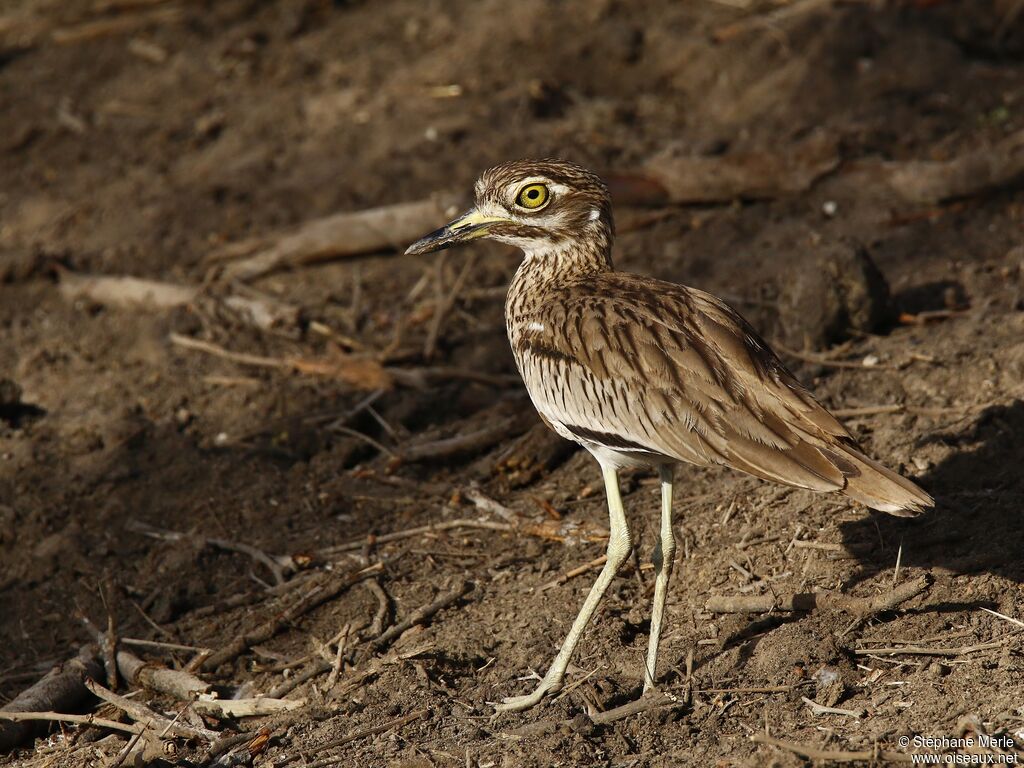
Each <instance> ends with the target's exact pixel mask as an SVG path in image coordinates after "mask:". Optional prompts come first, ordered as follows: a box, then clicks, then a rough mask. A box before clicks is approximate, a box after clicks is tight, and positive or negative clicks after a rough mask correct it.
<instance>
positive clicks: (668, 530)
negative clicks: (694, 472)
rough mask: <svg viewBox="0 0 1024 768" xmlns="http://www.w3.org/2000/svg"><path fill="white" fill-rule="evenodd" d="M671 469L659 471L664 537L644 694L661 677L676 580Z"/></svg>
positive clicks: (657, 551) (658, 548)
mask: <svg viewBox="0 0 1024 768" xmlns="http://www.w3.org/2000/svg"><path fill="white" fill-rule="evenodd" d="M673 474H674V471H673V467H672V466H671V465H664V466H662V467H660V468H659V469H658V476H659V477H660V479H661V533H660V536H659V538H658V543H657V544H655V545H654V555H653V557H652V558H651V559H652V560H653V561H654V573H655V579H654V608H653V609H652V610H651V637H650V640H649V641H648V644H647V666H646V668H645V669H644V693H647V691H649V690H650V689H651V688H653V687H654V681H655V679H656V677H657V664H658V641H659V640H660V639H661V627H662V622H663V619H664V617H665V599H666V597H667V596H668V582H669V579H670V578H672V560H673V559H674V558H675V554H676V540H675V536H674V535H673V533H672V476H673Z"/></svg>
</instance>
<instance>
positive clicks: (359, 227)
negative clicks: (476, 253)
mask: <svg viewBox="0 0 1024 768" xmlns="http://www.w3.org/2000/svg"><path fill="white" fill-rule="evenodd" d="M455 202H456V198H454V197H451V196H445V195H442V196H439V197H438V198H436V199H435V198H430V199H427V200H419V201H416V202H412V203H398V204H396V205H388V206H382V207H380V208H370V209H368V210H364V211H354V212H352V211H350V212H345V213H337V214H334V215H332V216H327V217H324V218H320V219H313V220H310V221H307V222H305V223H303V224H301V225H300V226H299V227H297V228H295V229H294V230H292V231H290V232H287V233H277V234H272V235H269V236H266V237H261V238H255V239H253V240H249V241H244V242H241V243H232V244H231V245H229V246H227V247H225V248H222V249H221V250H220V251H218V252H215V253H213V254H211V255H210V256H209V257H208V260H209V261H226V260H232V259H238V258H239V257H240V256H245V257H246V258H243V259H241V260H238V261H235V262H234V263H232V264H228V265H226V266H224V267H223V269H222V273H221V278H222V279H224V280H226V281H232V280H239V281H242V282H249V281H252V280H255V279H256V278H258V277H262V276H264V275H268V274H271V273H273V272H278V271H281V270H285V269H294V268H296V267H301V266H308V265H311V264H320V263H324V262H327V261H331V260H334V259H339V258H344V257H347V256H357V255H360V254H364V253H374V252H377V251H387V250H394V251H395V253H401V252H402V248H403V247H404V246H405V245H406V244H408V243H410V242H412V241H413V240H414V239H416V238H417V237H419V236H420V235H422V234H423V233H424V232H428V231H430V230H431V229H434V228H435V227H439V226H440V225H441V224H443V223H444V222H445V221H446V220H447V219H448V218H450V217H451V216H450V214H451V213H453V212H454V211H453V210H452V208H453V204H454V203H455ZM254 251H255V253H253V252H254ZM250 254H251V255H250Z"/></svg>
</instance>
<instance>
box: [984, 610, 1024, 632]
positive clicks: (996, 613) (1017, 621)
mask: <svg viewBox="0 0 1024 768" xmlns="http://www.w3.org/2000/svg"><path fill="white" fill-rule="evenodd" d="M981 610H983V611H985V613H991V614H992V615H993V616H995V617H997V618H1000V619H1002V620H1003V621H1008V622H1010V623H1011V624H1016V625H1017V626H1018V627H1024V621H1021V620H1020V619H1015V618H1013V617H1012V616H1007V615H1006V614H1005V613H1000V612H999V611H993V610H992V609H991V608H985V607H984V606H982V608H981Z"/></svg>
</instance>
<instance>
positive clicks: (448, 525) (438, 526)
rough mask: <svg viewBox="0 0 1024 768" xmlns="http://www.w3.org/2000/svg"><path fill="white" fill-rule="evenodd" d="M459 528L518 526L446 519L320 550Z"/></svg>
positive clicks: (334, 552)
mask: <svg viewBox="0 0 1024 768" xmlns="http://www.w3.org/2000/svg"><path fill="white" fill-rule="evenodd" d="M459 528H480V529H484V530H488V531H500V532H502V533H510V532H512V531H514V530H516V526H514V525H511V524H509V523H498V522H494V521H493V520H469V519H460V520H446V521H444V522H443V523H430V524H429V525H420V526H417V527H416V528H407V529H406V530H404V531H396V532H394V533H384V534H381V535H380V536H374V535H369V536H363V537H361V538H358V539H355V540H353V541H349V542H346V543H344V544H337V545H335V546H333V547H325V548H324V549H321V550H319V554H321V555H337V554H340V553H342V552H356V551H358V550H361V549H363V548H364V547H365V546H366V544H367V542H369V543H371V544H387V543H388V542H391V541H399V540H401V539H409V538H414V537H417V536H422V535H424V534H430V533H441V532H442V531H451V530H456V529H459Z"/></svg>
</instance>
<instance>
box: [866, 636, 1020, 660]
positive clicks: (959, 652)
mask: <svg viewBox="0 0 1024 768" xmlns="http://www.w3.org/2000/svg"><path fill="white" fill-rule="evenodd" d="M1016 636H1017V633H1013V634H1011V635H1007V636H1006V637H1003V638H1000V639H999V640H993V641H991V642H988V643H977V644H975V645H962V646H960V647H958V648H929V647H927V646H923V645H901V646H898V647H892V648H854V649H853V652H854V653H855V654H856V655H857V656H899V655H902V654H905V655H907V656H965V655H967V654H969V653H977V652H978V651H991V650H993V649H994V648H1002V647H1003V646H1004V645H1006V644H1007V643H1008V642H1009V641H1010V640H1012V639H1013V638H1014V637H1016Z"/></svg>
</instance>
